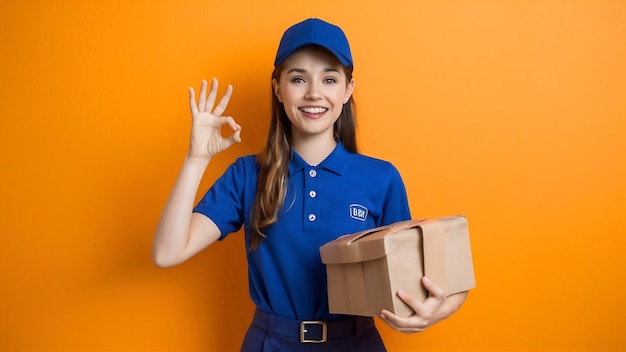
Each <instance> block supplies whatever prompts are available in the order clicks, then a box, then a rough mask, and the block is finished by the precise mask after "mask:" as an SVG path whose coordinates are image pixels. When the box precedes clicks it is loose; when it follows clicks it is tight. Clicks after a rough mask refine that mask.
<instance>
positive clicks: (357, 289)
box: [320, 216, 475, 317]
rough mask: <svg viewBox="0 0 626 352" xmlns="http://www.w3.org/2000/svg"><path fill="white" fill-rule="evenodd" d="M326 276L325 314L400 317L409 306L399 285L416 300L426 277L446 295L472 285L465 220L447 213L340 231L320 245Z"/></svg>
mask: <svg viewBox="0 0 626 352" xmlns="http://www.w3.org/2000/svg"><path fill="white" fill-rule="evenodd" d="M320 255H321V257H322V262H324V263H325V264H326V272H327V274H328V300H329V305H330V313H334V314H352V315H362V316H378V315H380V312H381V310H383V309H387V310H389V311H391V312H393V313H395V314H397V315H400V316H404V317H406V316H410V315H412V314H413V310H412V309H411V308H410V307H409V306H408V305H407V304H405V303H404V302H403V301H402V300H401V299H400V298H399V297H398V296H397V294H396V293H397V291H398V289H399V288H402V289H403V290H404V291H406V292H408V293H409V294H411V295H413V296H414V297H416V298H417V299H419V300H420V301H423V300H424V299H426V297H427V295H428V292H427V291H426V289H425V288H424V286H422V284H421V278H422V276H424V275H426V276H427V277H428V278H429V279H430V280H431V281H432V282H434V283H435V284H437V285H438V286H440V287H442V288H443V289H444V291H445V292H446V295H451V294H454V293H458V292H463V291H467V290H469V289H472V288H474V287H475V280H474V267H473V264H472V253H471V249H470V242H469V233H468V225H467V219H466V218H465V217H464V216H449V217H441V218H433V219H422V220H409V221H403V222H398V223H395V224H392V225H388V226H384V227H379V228H375V229H370V230H366V231H363V232H358V233H355V234H351V235H345V236H342V237H339V238H337V239H336V240H334V241H331V242H328V243H326V244H325V245H323V246H322V247H320Z"/></svg>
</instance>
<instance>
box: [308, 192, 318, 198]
mask: <svg viewBox="0 0 626 352" xmlns="http://www.w3.org/2000/svg"><path fill="white" fill-rule="evenodd" d="M316 196H317V192H315V191H311V192H309V197H311V198H315V197H316Z"/></svg>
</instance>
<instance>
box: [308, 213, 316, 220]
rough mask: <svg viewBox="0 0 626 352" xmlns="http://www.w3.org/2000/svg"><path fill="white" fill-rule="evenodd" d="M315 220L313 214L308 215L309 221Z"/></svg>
mask: <svg viewBox="0 0 626 352" xmlns="http://www.w3.org/2000/svg"><path fill="white" fill-rule="evenodd" d="M316 218H317V216H315V214H309V221H315V219H316Z"/></svg>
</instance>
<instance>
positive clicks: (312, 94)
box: [272, 46, 354, 142]
mask: <svg viewBox="0 0 626 352" xmlns="http://www.w3.org/2000/svg"><path fill="white" fill-rule="evenodd" d="M282 65H283V69H282V71H281V73H280V76H279V78H278V80H276V79H274V80H273V81H272V84H273V87H274V93H275V94H276V97H277V98H278V100H279V101H280V102H281V103H282V104H283V106H284V108H285V112H286V113H287V116H288V117H289V121H291V124H292V128H291V132H292V138H293V140H294V142H296V141H298V140H302V139H306V138H311V137H324V138H325V137H328V138H329V140H333V139H334V131H333V124H334V123H335V121H337V119H338V118H339V115H340V114H341V110H342V109H343V104H345V103H347V102H348V100H349V99H350V96H351V95H352V91H353V90H354V80H353V79H351V80H350V81H349V82H348V81H347V78H346V75H345V72H344V68H343V66H342V65H341V63H340V62H339V60H337V58H336V57H335V56H334V55H333V54H331V53H330V52H328V51H326V50H324V49H322V48H319V47H314V46H311V47H304V48H302V49H300V50H298V51H296V52H295V53H293V54H291V55H290V56H289V57H288V58H287V59H285V61H284V62H283V64H282Z"/></svg>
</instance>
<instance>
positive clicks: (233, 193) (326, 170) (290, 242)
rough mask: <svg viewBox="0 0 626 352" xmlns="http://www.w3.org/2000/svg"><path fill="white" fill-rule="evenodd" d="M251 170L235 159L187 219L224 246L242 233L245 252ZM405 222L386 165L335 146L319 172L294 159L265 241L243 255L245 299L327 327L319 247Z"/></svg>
mask: <svg viewBox="0 0 626 352" xmlns="http://www.w3.org/2000/svg"><path fill="white" fill-rule="evenodd" d="M258 172H259V165H258V164H257V162H256V157H255V156H254V155H250V156H244V157H241V158H239V159H237V160H236V161H235V162H234V163H233V164H232V165H230V167H229V168H228V169H227V170H226V172H225V173H224V174H223V175H222V176H221V177H220V178H219V179H218V180H217V181H216V182H215V183H214V185H213V186H212V187H211V188H210V189H209V190H208V192H207V193H206V194H205V195H204V197H203V198H202V199H201V200H200V202H199V203H198V205H197V206H196V207H195V209H194V211H195V212H199V213H202V214H204V215H206V216H207V217H209V218H210V219H211V220H213V222H215V224H216V225H217V226H218V227H219V229H220V230H221V233H222V236H221V237H220V240H222V239H224V238H225V237H226V236H228V234H230V233H233V232H237V231H238V230H239V229H240V228H241V227H242V226H244V229H245V231H244V233H245V236H246V241H245V242H246V247H248V246H249V245H250V231H249V224H250V210H251V206H252V203H253V201H254V197H255V194H256V187H257V175H258ZM410 218H411V214H410V211H409V206H408V200H407V194H406V190H405V187H404V183H403V182H402V179H401V177H400V174H399V173H398V171H397V169H396V168H395V167H394V166H393V165H392V164H391V163H389V162H386V161H382V160H378V159H374V158H371V157H367V156H364V155H361V154H355V153H350V152H348V151H347V150H346V149H345V148H344V147H343V145H342V144H341V143H338V145H337V147H336V148H335V150H334V151H333V152H332V153H331V154H330V155H329V156H328V157H327V158H326V159H325V160H324V161H323V162H321V163H320V164H319V165H317V166H311V165H309V164H307V163H306V162H305V161H304V160H303V159H302V158H301V157H300V156H299V155H298V154H297V153H296V152H293V154H292V159H291V161H290V163H289V177H288V187H287V194H286V197H285V202H284V205H283V207H282V209H281V210H280V215H279V218H278V222H277V223H276V224H274V225H272V226H270V227H269V228H267V229H265V231H264V233H265V234H266V235H267V238H266V239H264V240H263V241H262V243H261V245H260V247H259V248H258V249H256V250H253V251H248V252H247V253H248V254H247V259H248V279H249V285H250V295H251V297H252V300H253V302H254V303H255V304H256V306H257V307H258V308H259V309H261V310H262V311H265V312H271V313H273V314H275V315H277V316H280V317H284V318H290V319H299V320H332V319H335V318H337V317H338V316H337V315H331V314H329V313H328V298H327V291H326V284H327V283H326V268H325V266H324V264H323V263H322V261H321V258H320V254H319V247H320V246H322V245H323V244H325V243H327V242H329V241H332V240H334V239H336V238H337V237H339V236H342V235H345V234H350V233H354V232H358V231H363V230H367V229H370V228H374V227H378V226H382V225H386V224H390V223H394V222H397V221H401V220H408V219H410Z"/></svg>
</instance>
